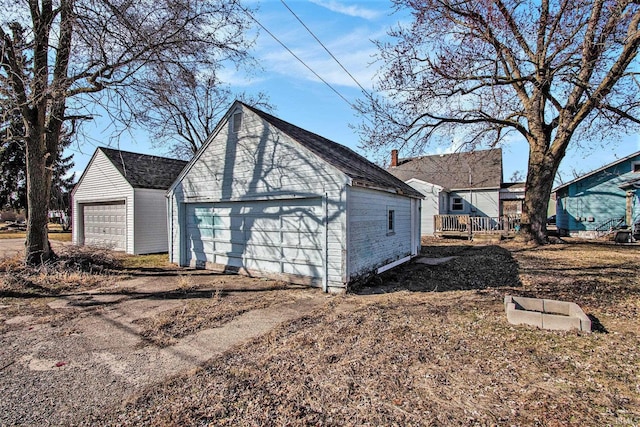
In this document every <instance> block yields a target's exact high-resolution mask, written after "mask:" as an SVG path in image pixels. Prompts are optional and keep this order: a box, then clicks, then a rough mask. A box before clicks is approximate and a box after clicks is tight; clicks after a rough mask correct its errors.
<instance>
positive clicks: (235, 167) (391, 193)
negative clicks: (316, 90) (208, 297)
mask: <svg viewBox="0 0 640 427" xmlns="http://www.w3.org/2000/svg"><path fill="white" fill-rule="evenodd" d="M168 197H169V199H170V205H169V216H170V231H169V239H170V251H169V254H170V260H171V262H174V263H177V264H180V265H184V266H194V267H200V268H210V269H216V270H231V271H238V272H241V273H245V274H249V275H259V276H264V277H274V278H279V279H283V280H286V281H289V282H295V283H304V284H310V285H312V286H319V287H322V288H323V289H324V290H325V291H333V292H335V291H341V290H344V289H345V288H346V287H347V286H348V285H349V284H350V283H352V282H353V281H354V280H355V279H357V278H359V277H361V276H363V275H366V274H369V273H375V272H380V271H383V270H386V269H388V268H391V267H393V266H395V265H398V264H401V263H403V262H406V261H408V260H409V259H411V257H413V256H415V255H417V254H418V253H419V249H420V220H419V209H420V199H421V198H422V194H420V193H419V192H418V191H416V190H414V189H413V188H412V187H410V186H409V185H407V184H405V183H404V182H402V181H400V180H399V179H397V178H395V177H394V176H393V175H391V174H389V173H388V172H386V171H385V170H384V169H382V168H380V167H378V166H376V165H374V164H373V163H371V162H369V161H368V160H366V159H365V158H364V157H362V156H360V155H358V154H356V153H355V152H353V151H352V150H350V149H348V148H346V147H344V146H342V145H340V144H337V143H335V142H333V141H330V140H328V139H326V138H323V137H321V136H319V135H316V134H314V133H311V132H309V131H306V130H304V129H301V128H299V127H297V126H294V125H292V124H290V123H287V122H285V121H283V120H280V119H278V118H276V117H274V116H272V115H270V114H267V113H265V112H263V111H260V110H258V109H256V108H253V107H250V106H247V105H245V104H243V103H241V102H235V103H234V104H233V105H232V106H231V108H230V109H229V111H228V112H227V113H226V114H225V116H224V117H223V119H222V120H221V122H220V123H219V124H218V125H217V127H216V129H215V130H214V132H213V134H212V135H211V136H210V137H209V138H208V139H207V141H206V142H205V143H204V144H203V146H202V147H201V148H200V150H199V151H198V153H197V154H196V155H195V157H194V158H193V159H192V160H191V161H190V163H189V164H188V165H187V167H186V168H185V169H184V170H183V171H182V173H181V174H180V176H179V177H178V179H177V180H176V181H175V183H174V184H173V185H172V186H171V188H170V190H169V192H168Z"/></svg>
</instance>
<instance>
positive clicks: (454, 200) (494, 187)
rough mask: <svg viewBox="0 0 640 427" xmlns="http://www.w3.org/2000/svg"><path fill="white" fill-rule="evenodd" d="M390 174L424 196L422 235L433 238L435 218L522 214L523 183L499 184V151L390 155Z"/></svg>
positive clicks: (500, 180)
mask: <svg viewBox="0 0 640 427" xmlns="http://www.w3.org/2000/svg"><path fill="white" fill-rule="evenodd" d="M388 170H389V172H390V173H391V174H393V175H394V176H396V177H397V178H399V179H401V180H403V181H405V182H406V183H407V184H409V185H410V186H412V187H413V188H415V189H417V190H418V191H420V192H421V193H423V194H425V199H424V201H423V202H422V224H421V229H422V234H423V235H433V234H434V232H435V229H434V216H436V215H470V216H473V217H489V218H496V219H497V218H498V217H500V216H502V215H518V214H520V213H521V212H522V200H523V199H524V184H523V183H512V184H504V183H503V182H502V150H501V149H499V148H496V149H492V150H479V151H471V152H460V153H450V154H439V155H431V156H421V157H413V158H406V159H399V158H398V151H397V150H393V151H392V152H391V166H390V168H389V169H388Z"/></svg>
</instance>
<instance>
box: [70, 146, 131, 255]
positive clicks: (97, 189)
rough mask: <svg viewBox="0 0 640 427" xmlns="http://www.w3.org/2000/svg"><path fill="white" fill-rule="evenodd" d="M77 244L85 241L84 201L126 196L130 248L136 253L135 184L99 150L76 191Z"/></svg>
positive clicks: (74, 237) (116, 199) (74, 200)
mask: <svg viewBox="0 0 640 427" xmlns="http://www.w3.org/2000/svg"><path fill="white" fill-rule="evenodd" d="M72 197H73V224H72V226H73V228H72V240H73V244H75V245H81V244H83V243H84V236H83V233H84V224H83V214H84V211H83V209H82V205H83V204H86V203H98V202H113V201H118V200H124V201H125V205H126V210H127V215H126V218H127V219H126V222H127V244H126V248H127V250H126V252H127V253H130V254H132V253H134V246H133V242H134V234H133V233H134V227H133V219H134V208H135V206H134V205H135V202H134V197H133V188H132V187H131V185H129V183H128V182H127V180H126V179H125V178H124V177H123V176H122V175H121V174H120V172H118V170H117V169H116V168H115V166H113V164H112V163H111V161H109V159H108V158H107V157H106V156H105V155H104V154H103V153H102V151H100V150H97V151H96V153H95V155H94V157H93V159H92V160H91V162H90V163H89V165H88V166H87V169H86V170H85V172H84V174H83V175H82V177H81V178H80V182H79V183H78V184H77V185H76V187H75V189H74V191H73V194H72Z"/></svg>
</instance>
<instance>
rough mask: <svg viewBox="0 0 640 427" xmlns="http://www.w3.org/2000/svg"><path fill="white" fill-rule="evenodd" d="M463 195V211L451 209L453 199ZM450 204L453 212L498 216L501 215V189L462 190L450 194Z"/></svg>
mask: <svg viewBox="0 0 640 427" xmlns="http://www.w3.org/2000/svg"><path fill="white" fill-rule="evenodd" d="M454 197H461V198H462V199H463V200H464V209H463V210H462V211H452V210H451V200H452V199H453V198H454ZM448 203H449V206H448V207H447V208H448V210H449V213H451V214H461V215H462V214H470V215H476V216H488V217H498V216H500V191H499V190H498V189H495V190H460V191H452V192H451V193H450V194H449V201H448Z"/></svg>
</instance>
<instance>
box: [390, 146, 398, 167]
mask: <svg viewBox="0 0 640 427" xmlns="http://www.w3.org/2000/svg"><path fill="white" fill-rule="evenodd" d="M395 166H398V150H391V167H395Z"/></svg>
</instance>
